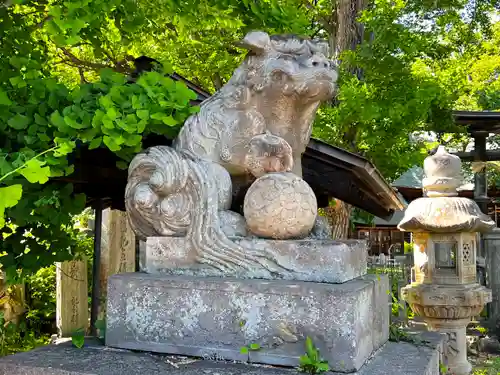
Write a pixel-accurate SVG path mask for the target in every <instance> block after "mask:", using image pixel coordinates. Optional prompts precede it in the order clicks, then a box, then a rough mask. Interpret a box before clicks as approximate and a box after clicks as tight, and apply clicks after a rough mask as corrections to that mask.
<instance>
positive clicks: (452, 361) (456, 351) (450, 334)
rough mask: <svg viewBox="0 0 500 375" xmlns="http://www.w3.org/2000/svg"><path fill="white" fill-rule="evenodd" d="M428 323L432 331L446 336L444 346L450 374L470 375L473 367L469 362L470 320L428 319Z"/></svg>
mask: <svg viewBox="0 0 500 375" xmlns="http://www.w3.org/2000/svg"><path fill="white" fill-rule="evenodd" d="M426 322H427V324H428V325H429V328H430V330H431V331H437V332H440V333H443V334H445V335H446V337H447V339H446V341H445V345H444V351H445V353H444V354H445V355H444V357H445V358H446V360H447V362H448V363H447V364H446V365H447V368H448V374H452V375H469V374H470V373H471V371H472V365H471V364H470V362H469V361H468V360H467V337H466V329H467V325H468V324H469V322H470V319H457V320H455V319H428V318H426Z"/></svg>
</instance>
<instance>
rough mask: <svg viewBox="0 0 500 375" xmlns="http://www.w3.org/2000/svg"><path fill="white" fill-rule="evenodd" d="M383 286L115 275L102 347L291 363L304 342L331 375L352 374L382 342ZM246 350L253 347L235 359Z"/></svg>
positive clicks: (385, 329)
mask: <svg viewBox="0 0 500 375" xmlns="http://www.w3.org/2000/svg"><path fill="white" fill-rule="evenodd" d="M388 289H389V284H388V279H387V278H386V277H385V276H375V275H368V276H364V277H361V278H358V279H355V280H352V281H349V282H346V283H344V284H324V283H308V282H300V281H284V280H242V279H230V278H225V279H223V278H210V277H192V276H169V275H150V274H141V273H133V274H120V275H114V276H112V277H111V278H110V279H109V281H108V308H107V311H108V317H107V332H106V344H107V345H109V346H113V347H117V348H123V349H136V350H145V351H153V352H160V353H170V354H180V355H189V356H195V357H204V358H219V359H225V360H240V361H248V362H251V363H263V364H270V365H282V366H298V365H299V357H300V356H301V355H303V354H304V353H305V346H304V342H305V339H306V337H311V338H312V340H313V342H314V344H315V345H316V347H317V348H318V349H319V350H320V352H321V355H322V356H323V357H324V358H325V359H326V360H327V361H328V362H329V364H330V367H331V369H332V370H334V371H340V372H353V371H357V370H359V369H360V368H361V366H362V365H363V364H364V363H365V361H366V360H367V359H368V358H369V357H370V355H371V354H372V353H373V352H374V351H375V350H377V349H378V348H379V347H381V346H382V345H383V344H384V343H385V342H386V341H387V340H388V334H389V306H388V303H387V290H388ZM252 344H254V345H252ZM245 346H247V347H248V346H253V347H257V346H258V350H250V351H249V352H248V353H247V354H242V353H241V348H242V347H245Z"/></svg>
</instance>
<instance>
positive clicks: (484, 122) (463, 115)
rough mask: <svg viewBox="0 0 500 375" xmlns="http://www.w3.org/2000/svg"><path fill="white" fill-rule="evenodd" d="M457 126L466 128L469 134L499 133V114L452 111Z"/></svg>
mask: <svg viewBox="0 0 500 375" xmlns="http://www.w3.org/2000/svg"><path fill="white" fill-rule="evenodd" d="M453 119H454V121H455V123H456V124H457V125H463V126H466V127H467V131H468V132H469V133H474V132H488V133H496V132H499V131H500V112H494V111H453Z"/></svg>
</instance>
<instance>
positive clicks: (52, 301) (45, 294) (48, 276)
mask: <svg viewBox="0 0 500 375" xmlns="http://www.w3.org/2000/svg"><path fill="white" fill-rule="evenodd" d="M26 289H27V291H28V293H27V294H28V296H29V299H28V301H27V303H28V312H27V314H26V320H27V322H28V324H29V326H30V328H32V329H33V330H35V331H36V332H40V331H42V329H43V328H42V327H43V326H44V325H46V324H49V323H51V322H52V321H54V320H55V317H56V266H55V265H51V266H50V267H46V268H41V269H39V270H38V271H37V272H36V273H34V274H33V275H31V276H29V277H27V279H26Z"/></svg>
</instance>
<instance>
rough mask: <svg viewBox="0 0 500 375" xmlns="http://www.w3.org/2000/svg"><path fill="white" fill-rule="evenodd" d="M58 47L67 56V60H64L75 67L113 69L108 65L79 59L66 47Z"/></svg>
mask: <svg viewBox="0 0 500 375" xmlns="http://www.w3.org/2000/svg"><path fill="white" fill-rule="evenodd" d="M60 49H61V51H62V52H63V54H64V56H66V57H67V58H68V59H67V60H65V62H68V63H71V64H72V65H73V66H75V67H77V68H90V69H93V70H99V69H104V68H111V69H113V67H112V66H110V65H106V64H100V63H94V62H91V61H84V60H80V59H79V58H78V57H76V56H75V55H74V54H73V53H71V52H70V51H69V50H68V49H66V48H64V47H60Z"/></svg>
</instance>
